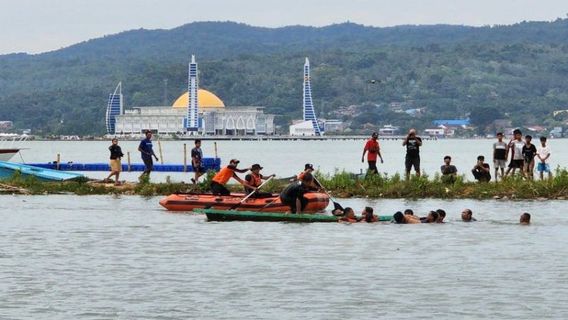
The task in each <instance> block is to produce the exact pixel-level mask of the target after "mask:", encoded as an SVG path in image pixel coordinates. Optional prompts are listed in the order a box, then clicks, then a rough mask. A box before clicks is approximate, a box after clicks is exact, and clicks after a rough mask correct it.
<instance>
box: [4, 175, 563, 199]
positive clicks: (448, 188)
mask: <svg viewBox="0 0 568 320" xmlns="http://www.w3.org/2000/svg"><path fill="white" fill-rule="evenodd" d="M316 176H317V178H318V180H319V181H320V182H321V184H322V185H323V186H325V188H326V189H327V190H328V191H329V192H330V193H331V194H332V196H334V197H338V198H350V197H368V198H440V199H465V198H470V199H491V198H505V199H539V198H546V199H568V171H566V170H557V171H556V173H555V175H554V177H553V178H552V179H549V180H544V181H540V180H534V181H527V180H524V179H522V178H520V177H510V178H508V179H506V180H504V181H499V182H497V183H495V182H490V183H477V182H468V181H464V179H463V177H458V178H457V180H456V181H455V182H454V183H447V182H445V181H443V180H442V179H441V177H440V176H439V175H434V176H432V177H429V176H427V175H423V176H422V177H414V176H413V177H412V178H411V179H410V180H405V179H404V178H402V177H401V176H400V175H398V174H395V175H393V176H387V175H385V174H383V175H373V176H370V177H367V178H357V177H354V176H353V175H352V174H350V173H346V172H336V173H334V174H328V175H326V174H317V175H316ZM211 177H212V174H209V175H208V177H207V178H206V179H205V181H204V182H202V183H199V184H197V185H191V184H185V183H169V182H166V183H151V182H150V181H142V182H140V183H126V184H124V185H122V186H114V185H113V184H104V183H101V182H97V181H89V180H83V181H72V182H61V183H59V182H58V183H55V182H43V181H39V180H37V179H35V178H30V177H21V176H19V175H14V176H13V177H12V178H11V179H9V180H6V181H3V182H2V183H3V184H4V185H5V186H10V187H11V188H5V191H4V193H10V194H11V193H27V194H77V195H95V194H124V195H142V196H156V195H169V194H172V193H187V192H204V191H207V188H208V185H209V181H210V179H211ZM286 184H287V181H282V180H280V181H278V180H274V181H270V182H269V183H267V184H266V186H265V187H263V189H262V191H265V192H280V190H282V189H283V188H284V187H285V186H286ZM229 188H230V189H231V190H232V191H234V192H242V187H241V186H240V185H230V187H229Z"/></svg>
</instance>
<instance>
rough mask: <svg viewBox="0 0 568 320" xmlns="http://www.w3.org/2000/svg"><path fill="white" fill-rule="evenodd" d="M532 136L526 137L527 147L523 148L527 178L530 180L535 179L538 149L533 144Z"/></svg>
mask: <svg viewBox="0 0 568 320" xmlns="http://www.w3.org/2000/svg"><path fill="white" fill-rule="evenodd" d="M531 141H532V136H526V137H525V146H524V147H523V158H524V159H523V160H524V162H525V177H526V178H527V179H529V180H532V179H533V178H534V158H535V157H536V153H537V151H536V147H535V146H534V144H532V143H531Z"/></svg>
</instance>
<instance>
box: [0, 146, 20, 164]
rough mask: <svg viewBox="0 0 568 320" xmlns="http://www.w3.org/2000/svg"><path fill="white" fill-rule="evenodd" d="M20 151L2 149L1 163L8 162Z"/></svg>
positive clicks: (0, 154) (0, 150) (0, 152)
mask: <svg viewBox="0 0 568 320" xmlns="http://www.w3.org/2000/svg"><path fill="white" fill-rule="evenodd" d="M19 151H20V149H13V148H12V149H0V161H8V160H10V159H12V157H13V156H14V155H15V154H16V153H18V152H19Z"/></svg>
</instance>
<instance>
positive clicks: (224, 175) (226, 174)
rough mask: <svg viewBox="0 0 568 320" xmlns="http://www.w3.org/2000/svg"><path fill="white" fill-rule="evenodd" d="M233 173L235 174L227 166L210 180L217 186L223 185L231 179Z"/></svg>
mask: <svg viewBox="0 0 568 320" xmlns="http://www.w3.org/2000/svg"><path fill="white" fill-rule="evenodd" d="M234 173H235V172H234V171H233V170H232V169H230V168H229V167H228V166H227V167H224V168H223V169H221V170H219V172H217V174H216V175H215V176H214V177H213V179H212V180H213V181H215V182H217V183H218V184H222V185H225V184H227V182H229V180H230V179H231V178H232V177H233V175H234Z"/></svg>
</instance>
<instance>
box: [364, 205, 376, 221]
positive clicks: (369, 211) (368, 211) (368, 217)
mask: <svg viewBox="0 0 568 320" xmlns="http://www.w3.org/2000/svg"><path fill="white" fill-rule="evenodd" d="M361 215H362V219H361V221H363V220H365V222H367V223H373V222H377V221H379V217H377V216H376V215H375V214H373V208H371V207H365V209H363V212H362V213H361Z"/></svg>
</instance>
